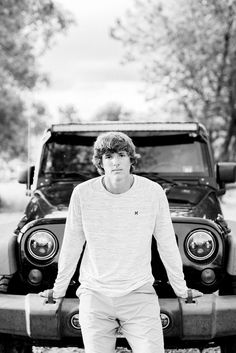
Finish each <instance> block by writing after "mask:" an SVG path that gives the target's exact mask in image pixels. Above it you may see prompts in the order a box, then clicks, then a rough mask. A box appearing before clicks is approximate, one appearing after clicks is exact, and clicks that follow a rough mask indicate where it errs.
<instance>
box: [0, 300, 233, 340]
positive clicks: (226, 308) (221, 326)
mask: <svg viewBox="0 0 236 353" xmlns="http://www.w3.org/2000/svg"><path fill="white" fill-rule="evenodd" d="M78 301H79V300H78V299H76V298H75V299H67V298H65V299H61V300H56V301H55V303H53V304H49V303H47V300H46V299H45V298H42V297H40V296H38V295H37V294H28V295H26V296H20V295H6V294H0V333H2V334H12V335H17V336H24V337H28V338H29V339H32V340H39V341H41V340H42V341H59V340H63V339H65V340H68V341H70V340H72V339H73V338H77V339H78V338H79V337H80V338H81V331H80V329H79V327H78V326H79V325H78V326H77V325H73V319H74V320H75V321H76V316H74V315H75V314H77V313H78ZM160 307H161V313H162V314H163V316H162V317H163V319H164V321H163V322H164V323H165V324H168V325H167V327H166V328H165V329H164V335H165V338H166V339H167V340H168V339H171V340H172V339H173V340H178V341H179V340H180V341H203V340H204V341H209V340H214V339H220V338H223V337H226V336H232V335H236V298H235V296H216V295H204V296H203V297H201V298H197V299H195V302H193V303H186V302H185V300H184V299H160ZM77 323H78V322H77ZM76 326H77V328H76Z"/></svg>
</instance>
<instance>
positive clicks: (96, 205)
mask: <svg viewBox="0 0 236 353" xmlns="http://www.w3.org/2000/svg"><path fill="white" fill-rule="evenodd" d="M152 235H154V236H155V238H156V241H157V246H158V250H159V253H160V257H161V259H162V261H163V263H164V266H165V268H166V271H167V275H168V278H169V281H170V284H171V286H172V287H173V289H174V291H175V293H176V295H177V296H184V295H185V294H186V291H187V287H186V282H185V280H184V275H183V271H182V261H181V257H180V253H179V249H178V246H177V243H176V239H175V234H174V230H173V226H172V222H171V217H170V212H169V206H168V201H167V198H166V195H165V193H164V191H163V189H162V188H161V186H160V185H159V184H157V183H155V182H153V181H150V180H149V179H147V178H143V177H140V176H137V175H134V183H133V185H132V187H131V188H130V189H129V190H128V191H127V192H124V193H122V194H112V193H110V192H108V191H107V190H106V189H105V188H104V186H103V184H102V177H98V178H94V179H91V180H89V181H86V182H84V183H82V184H79V185H78V186H77V187H76V188H75V189H74V191H73V193H72V196H71V202H70V205H69V212H68V217H67V221H66V226H65V234H64V240H63V245H62V249H61V253H60V259H59V268H58V276H57V279H56V281H55V284H54V288H53V290H54V296H60V297H62V296H64V295H65V292H66V289H67V287H68V285H69V282H70V279H71V277H72V276H73V274H74V271H75V269H76V266H77V263H78V259H79V257H80V255H81V252H82V249H83V245H84V243H85V241H86V247H85V251H84V254H83V258H82V263H81V267H80V278H79V280H80V282H81V286H82V287H81V288H83V287H85V288H89V289H92V290H95V291H99V292H100V293H101V294H104V295H106V296H111V297H116V296H122V295H125V294H128V293H129V292H131V291H132V290H135V289H137V288H139V287H141V286H142V285H144V284H147V283H151V284H153V281H154V278H153V275H152V271H151V241H152Z"/></svg>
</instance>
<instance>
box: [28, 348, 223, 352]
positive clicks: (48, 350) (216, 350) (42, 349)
mask: <svg viewBox="0 0 236 353" xmlns="http://www.w3.org/2000/svg"><path fill="white" fill-rule="evenodd" d="M220 352H221V350H220V348H219V347H216V348H208V349H204V350H203V351H202V353H220ZM34 353H85V351H84V349H79V348H76V347H70V348H58V347H53V348H48V347H44V348H43V347H35V348H34ZM116 353H131V351H130V350H128V349H125V348H117V350H116ZM165 353H200V350H199V349H197V348H188V349H171V350H169V349H166V350H165Z"/></svg>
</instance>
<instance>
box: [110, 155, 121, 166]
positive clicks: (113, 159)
mask: <svg viewBox="0 0 236 353" xmlns="http://www.w3.org/2000/svg"><path fill="white" fill-rule="evenodd" d="M112 162H113V164H114V165H119V163H120V159H119V157H118V156H113V158H112Z"/></svg>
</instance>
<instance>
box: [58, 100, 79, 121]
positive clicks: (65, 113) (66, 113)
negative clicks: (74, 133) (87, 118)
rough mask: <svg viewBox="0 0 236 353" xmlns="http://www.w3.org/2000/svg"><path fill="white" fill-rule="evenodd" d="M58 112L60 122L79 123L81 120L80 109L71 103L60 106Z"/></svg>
mask: <svg viewBox="0 0 236 353" xmlns="http://www.w3.org/2000/svg"><path fill="white" fill-rule="evenodd" d="M58 113H59V122H60V123H79V122H80V121H81V119H80V117H79V112H78V110H77V109H76V107H74V106H73V105H71V104H69V105H66V106H65V107H59V109H58Z"/></svg>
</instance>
